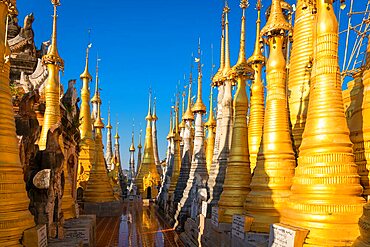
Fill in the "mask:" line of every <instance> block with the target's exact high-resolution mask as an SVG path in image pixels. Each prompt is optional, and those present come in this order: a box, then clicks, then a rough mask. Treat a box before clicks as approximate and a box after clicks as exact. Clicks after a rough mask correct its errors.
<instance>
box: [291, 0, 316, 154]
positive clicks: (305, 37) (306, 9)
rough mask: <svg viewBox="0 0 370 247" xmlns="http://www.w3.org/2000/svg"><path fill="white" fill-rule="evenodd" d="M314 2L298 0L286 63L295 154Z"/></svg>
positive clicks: (307, 82)
mask: <svg viewBox="0 0 370 247" xmlns="http://www.w3.org/2000/svg"><path fill="white" fill-rule="evenodd" d="M314 2H315V1H306V0H298V1H297V7H296V13H295V22H294V29H293V46H292V51H291V56H290V58H291V59H290V64H289V78H288V90H289V95H288V96H289V112H290V121H291V124H292V134H293V140H294V145H295V148H296V151H297V153H298V151H299V146H300V145H301V142H302V133H303V130H304V126H305V123H306V118H307V107H308V94H309V91H310V78H311V65H312V64H311V63H312V61H311V60H312V55H313V40H314V37H313V36H312V34H313V30H314V28H315V25H314V22H315V15H316V14H315V13H316V11H315V9H314V8H316V7H315V5H314Z"/></svg>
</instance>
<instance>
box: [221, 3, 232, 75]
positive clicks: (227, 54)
mask: <svg viewBox="0 0 370 247" xmlns="http://www.w3.org/2000/svg"><path fill="white" fill-rule="evenodd" d="M229 12H230V8H229V5H228V3H227V1H225V7H224V13H225V66H224V69H223V70H222V80H226V79H227V74H228V73H229V71H230V69H231V65H230V44H229V18H228V16H229Z"/></svg>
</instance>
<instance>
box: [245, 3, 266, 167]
mask: <svg viewBox="0 0 370 247" xmlns="http://www.w3.org/2000/svg"><path fill="white" fill-rule="evenodd" d="M256 26H257V27H256V42H255V45H254V52H253V54H252V56H251V57H250V58H248V64H249V65H250V66H251V67H252V68H253V69H254V80H253V82H252V86H251V88H250V91H251V96H250V100H251V102H250V110H249V123H248V144H249V159H250V168H251V172H252V173H253V171H254V168H255V167H256V163H257V154H258V151H259V148H260V144H261V138H262V130H263V121H264V115H265V99H264V98H265V95H264V85H263V83H262V68H263V66H264V65H265V57H264V56H263V55H262V51H261V45H260V37H261V36H260V26H261V0H258V2H257V21H256Z"/></svg>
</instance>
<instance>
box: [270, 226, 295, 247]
mask: <svg viewBox="0 0 370 247" xmlns="http://www.w3.org/2000/svg"><path fill="white" fill-rule="evenodd" d="M295 233H296V231H294V230H292V229H289V228H286V227H283V226H280V225H277V224H271V225H270V237H269V247H294V238H295Z"/></svg>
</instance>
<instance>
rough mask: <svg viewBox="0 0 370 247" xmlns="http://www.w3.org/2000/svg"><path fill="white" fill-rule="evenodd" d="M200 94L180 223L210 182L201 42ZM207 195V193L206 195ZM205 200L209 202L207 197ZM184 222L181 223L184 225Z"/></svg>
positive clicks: (199, 66)
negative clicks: (204, 119)
mask: <svg viewBox="0 0 370 247" xmlns="http://www.w3.org/2000/svg"><path fill="white" fill-rule="evenodd" d="M198 57H199V58H198V59H199V61H198V93H197V100H196V102H195V104H194V106H193V108H192V112H193V113H194V114H195V138H194V148H193V154H192V161H191V167H190V173H189V179H188V181H187V184H186V187H185V189H184V192H183V195H182V198H181V200H180V203H179V204H178V206H177V212H176V215H175V220H176V221H177V222H178V221H180V219H182V214H185V215H187V216H190V214H189V213H190V211H189V210H190V207H191V204H192V203H193V202H196V203H197V202H198V201H199V200H200V198H198V190H199V189H201V188H204V189H205V188H206V183H207V180H208V171H207V164H206V155H205V147H204V123H203V115H204V114H205V113H206V106H205V105H204V103H203V100H202V70H201V68H202V64H201V51H200V42H199V46H198ZM205 194H207V193H205ZM203 200H207V195H205V198H203ZM182 223H184V222H180V224H182Z"/></svg>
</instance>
